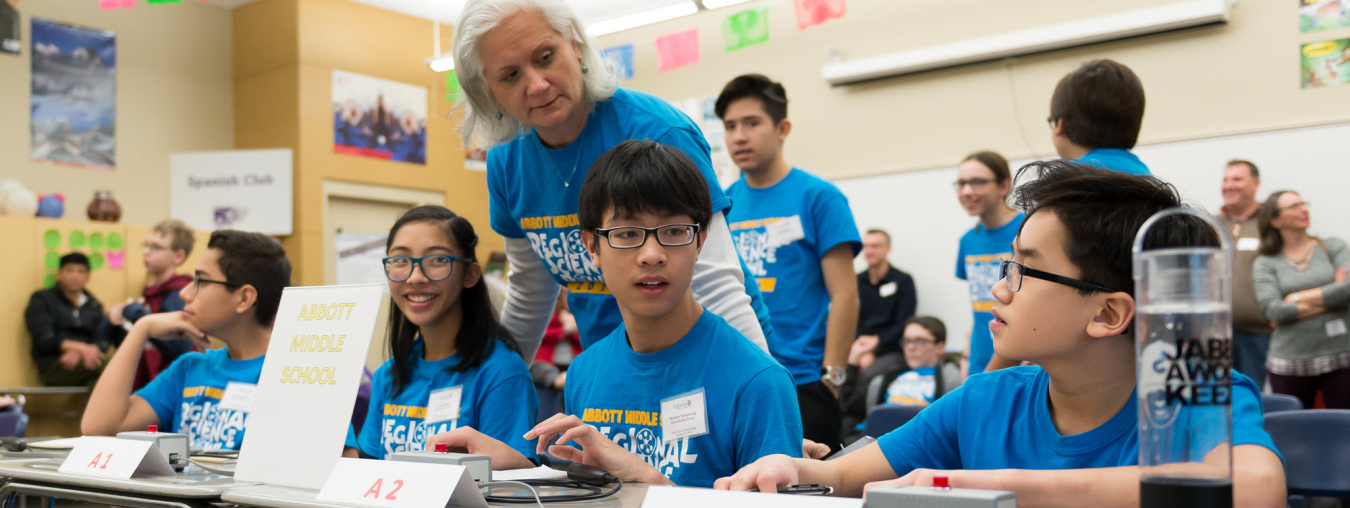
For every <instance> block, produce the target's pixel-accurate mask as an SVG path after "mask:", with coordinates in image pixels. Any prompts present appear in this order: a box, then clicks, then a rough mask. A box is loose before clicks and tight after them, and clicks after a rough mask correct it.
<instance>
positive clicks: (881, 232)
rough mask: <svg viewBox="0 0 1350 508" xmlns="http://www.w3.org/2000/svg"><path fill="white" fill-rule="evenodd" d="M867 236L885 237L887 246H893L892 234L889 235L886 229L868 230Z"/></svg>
mask: <svg viewBox="0 0 1350 508" xmlns="http://www.w3.org/2000/svg"><path fill="white" fill-rule="evenodd" d="M867 234H869V235H881V236H884V237H886V245H890V244H891V234H890V233H887V232H886V230H884V229H881V228H872V229H869V230H867Z"/></svg>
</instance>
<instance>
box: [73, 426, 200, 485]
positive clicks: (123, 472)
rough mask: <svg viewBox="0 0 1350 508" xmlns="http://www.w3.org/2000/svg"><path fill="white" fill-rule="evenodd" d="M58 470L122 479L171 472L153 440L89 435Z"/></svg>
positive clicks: (169, 474)
mask: <svg viewBox="0 0 1350 508" xmlns="http://www.w3.org/2000/svg"><path fill="white" fill-rule="evenodd" d="M58 471H61V472H62V473H70V474H82V475H90V476H105V477H108V478H121V479H124V480H125V479H128V478H131V477H133V476H136V477H154V476H168V477H172V476H174V472H173V467H170V466H169V461H168V460H166V459H165V458H164V454H163V453H160V452H159V448H158V447H156V446H155V443H151V442H149V441H134V440H130V439H117V438H115V437H92V436H91V437H85V438H83V439H81V440H80V441H79V443H77V444H76V445H75V448H74V449H73V450H71V451H70V455H67V456H66V460H65V462H62V463H61V468H60V469H58Z"/></svg>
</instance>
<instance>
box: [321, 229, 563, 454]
mask: <svg viewBox="0 0 1350 508" xmlns="http://www.w3.org/2000/svg"><path fill="white" fill-rule="evenodd" d="M477 244H478V236H477V235H476V234H474V230H473V225H471V224H469V221H468V220H467V219H465V218H463V217H460V216H458V215H455V213H454V212H452V211H450V210H448V209H446V208H445V207H441V206H421V207H417V208H414V209H412V210H409V211H408V213H406V214H404V215H403V216H402V217H400V218H399V219H398V221H396V222H395V223H394V227H393V228H391V229H390V230H389V239H388V240H387V241H386V252H387V255H388V257H386V258H384V272H385V275H386V276H388V278H389V296H390V298H392V299H393V305H391V306H390V307H389V356H390V359H389V360H388V361H386V362H384V365H381V366H380V368H379V370H377V371H375V376H374V378H373V379H372V382H371V398H370V410H369V412H368V413H367V414H366V420H365V424H364V425H363V426H362V428H361V434H360V435H359V436H357V435H355V433H350V434H349V436H348V439H347V447H348V448H349V449H348V450H347V453H346V455H347V456H361V457H367V458H377V459H388V458H390V456H391V455H393V454H394V453H395V452H400V451H410V450H422V449H432V448H434V446H433V445H434V444H435V443H446V444H448V445H449V448H450V450H451V451H456V452H462V453H477V454H485V455H492V456H494V457H501V456H513V457H517V458H518V462H519V463H509V461H508V463H493V464H492V466H493V468H495V469H518V468H527V467H533V466H534V465H535V464H534V463H535V462H537V460H538V459H537V455H536V454H535V451H534V450H535V446H534V442H533V440H527V439H525V438H524V437H522V436H524V434H525V433H526V432H527V431H529V430H530V428H531V427H533V426H534V422H535V413H536V412H537V411H538V408H539V401H538V399H537V398H536V395H535V392H534V384H533V382H532V381H531V379H530V372H529V368H528V367H527V366H526V365H525V362H524V361H523V360H521V357H520V353H519V352H518V347H517V346H516V341H515V340H514V339H513V338H512V337H511V335H510V334H509V333H508V332H507V331H506V330H505V329H504V328H502V325H501V323H499V322H498V321H497V317H496V314H495V313H494V312H493V311H492V303H491V302H490V300H489V299H488V290H487V284H486V283H485V282H484V281H483V268H482V266H481V265H479V264H478V261H477V256H476V255H475V253H474V247H475V246H476V245H477ZM477 434H482V435H487V436H491V437H492V438H494V439H492V440H482V439H472V438H473V437H474V436H475V435H477ZM476 441H491V442H492V443H493V444H492V446H496V447H507V448H510V449H513V450H516V451H518V452H520V454H519V455H516V454H503V453H492V452H493V450H475V449H470V448H471V447H470V446H468V445H467V443H470V442H476ZM522 456H523V457H522Z"/></svg>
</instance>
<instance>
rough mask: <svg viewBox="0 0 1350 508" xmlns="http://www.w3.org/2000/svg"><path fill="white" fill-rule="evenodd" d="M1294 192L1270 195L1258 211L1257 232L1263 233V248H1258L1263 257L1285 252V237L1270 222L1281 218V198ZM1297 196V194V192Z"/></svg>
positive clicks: (1279, 192)
mask: <svg viewBox="0 0 1350 508" xmlns="http://www.w3.org/2000/svg"><path fill="white" fill-rule="evenodd" d="M1290 192H1294V191H1291V190H1287V189H1286V190H1277V191H1275V192H1272V193H1270V197H1268V198H1266V202H1265V203H1261V207H1260V208H1257V209H1256V225H1257V231H1260V233H1261V246H1260V247H1258V248H1257V253H1259V254H1261V255H1263V256H1274V255H1277V254H1279V253H1280V251H1281V250H1284V237H1283V236H1280V230H1278V229H1275V226H1272V225H1270V222H1271V221H1273V220H1275V218H1276V217H1279V216H1280V212H1281V210H1280V205H1279V201H1280V196H1283V195H1285V194H1288V193H1290ZM1295 194H1297V192H1295Z"/></svg>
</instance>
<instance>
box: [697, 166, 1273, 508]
mask: <svg viewBox="0 0 1350 508" xmlns="http://www.w3.org/2000/svg"><path fill="white" fill-rule="evenodd" d="M1022 171H1023V172H1030V173H1033V174H1035V176H1038V177H1039V178H1037V179H1036V180H1035V181H1032V182H1030V183H1027V184H1026V185H1024V186H1022V187H1021V188H1019V189H1018V190H1017V194H1016V197H1017V203H1018V205H1019V207H1020V208H1022V209H1025V210H1027V217H1026V221H1025V222H1024V223H1023V224H1022V227H1021V229H1020V230H1019V232H1018V235H1017V239H1016V240H1015V241H1014V243H1013V253H1014V256H1015V259H1014V260H1012V261H1005V262H1003V263H1002V266H1001V268H1002V272H1003V275H1004V278H1003V279H1002V280H1000V281H999V282H998V283H996V284H995V285H994V288H993V294H994V297H995V298H996V299H997V303H996V304H995V305H994V307H993V309H992V313H993V315H994V320H993V322H992V323H991V324H990V325H989V328H990V330H991V331H992V332H993V336H994V349H995V350H996V352H997V353H998V355H999V356H1001V357H1005V358H1009V359H1013V360H1018V361H1021V360H1028V361H1031V362H1034V363H1036V365H1035V366H1025V367H1011V368H1008V369H1002V370H998V371H995V372H990V373H985V374H977V375H973V376H971V377H970V378H969V379H967V380H966V382H965V384H964V385H962V386H961V388H958V389H956V391H954V392H952V393H950V394H948V395H946V396H944V397H942V398H941V399H938V400H937V401H935V402H934V403H933V405H932V406H930V407H928V408H927V409H924V410H923V411H922V412H920V413H919V414H918V416H916V417H915V418H914V419H913V420H911V421H910V422H909V423H907V424H905V425H904V426H902V427H900V428H899V429H896V430H894V431H892V432H890V433H888V434H886V435H885V436H882V437H881V439H880V440H878V441H877V442H876V443H874V444H871V445H869V446H867V447H866V448H863V449H861V450H859V451H857V452H855V453H852V454H849V455H847V456H844V457H841V458H839V459H838V460H833V461H829V462H819V461H803V460H797V459H791V458H788V457H782V456H773V457H765V458H763V459H760V460H759V461H758V462H756V463H755V464H754V465H752V466H750V467H748V468H745V469H743V470H741V471H740V472H738V473H737V474H736V475H735V476H733V477H730V478H723V479H720V480H718V481H717V487H718V488H725V489H748V488H754V487H758V488H759V489H761V490H763V489H765V488H768V487H771V486H773V485H778V486H783V485H793V484H799V483H816V484H823V485H830V486H833V487H835V489H836V490H835V491H836V492H837V493H840V494H842V495H846V496H858V495H861V494H862V493H863V491H864V489H865V487H868V486H875V485H917V486H929V485H932V483H933V478H934V477H936V476H945V477H947V478H948V480H949V484H950V486H951V487H953V488H958V487H959V488H974V489H994V490H1010V491H1014V492H1016V493H1017V501H1018V504H1019V505H1022V506H1064V505H1069V506H1138V505H1139V492H1140V487H1139V475H1140V470H1139V468H1138V467H1137V465H1138V463H1139V439H1138V436H1139V429H1138V420H1139V402H1138V400H1137V398H1136V395H1135V343H1134V340H1133V332H1132V326H1131V325H1132V324H1133V322H1134V313H1135V299H1134V291H1133V287H1134V283H1133V279H1132V276H1131V274H1132V271H1133V270H1132V263H1131V248H1132V246H1133V243H1134V237H1135V234H1136V233H1137V232H1138V230H1139V228H1140V226H1141V225H1143V223H1144V221H1146V220H1147V219H1148V218H1149V217H1151V216H1152V215H1153V214H1155V213H1157V212H1158V211H1160V210H1164V209H1167V208H1172V207H1177V206H1180V205H1181V200H1180V197H1179V196H1178V195H1177V192H1176V189H1175V188H1173V187H1172V186H1171V185H1168V184H1166V183H1163V182H1161V181H1159V180H1157V179H1154V178H1150V177H1142V176H1133V175H1126V174H1123V173H1119V172H1114V171H1102V170H1100V169H1096V168H1093V167H1091V166H1088V165H1086V164H1083V163H1078V162H1068V161H1048V162H1041V163H1036V164H1033V165H1031V166H1028V167H1026V168H1023V170H1022ZM1206 227H1207V226H1206ZM1197 231H1201V230H1200V229H1198V228H1196V227H1195V225H1194V224H1193V223H1191V222H1182V221H1176V220H1169V221H1161V222H1158V223H1157V225H1155V226H1153V228H1152V229H1151V230H1150V234H1149V237H1150V242H1148V243H1147V244H1146V245H1145V246H1146V247H1148V248H1164V247H1168V246H1190V245H1198V244H1204V243H1206V242H1207V241H1212V240H1213V235H1212V233H1211V231H1212V230H1204V231H1205V232H1204V233H1197ZM1231 394H1232V415H1233V422H1232V440H1231V443H1232V445H1233V447H1232V454H1231V463H1232V467H1233V481H1232V484H1233V500H1234V501H1236V506H1243V507H1258V506H1260V507H1276V506H1284V503H1285V486H1284V467H1283V465H1282V464H1281V462H1280V456H1279V455H1278V453H1277V452H1276V451H1275V446H1274V444H1273V443H1272V442H1271V439H1270V436H1269V435H1268V434H1266V432H1265V430H1264V429H1263V428H1262V417H1261V402H1260V401H1261V399H1260V389H1259V388H1258V387H1257V386H1256V385H1255V384H1254V383H1252V381H1251V379H1249V378H1247V377H1246V376H1243V375H1241V374H1239V373H1236V372H1234V373H1233V374H1232V389H1231ZM1215 459H1216V460H1222V461H1228V460H1230V457H1222V458H1219V457H1215ZM975 470H987V471H975ZM872 482H880V483H872ZM869 484H871V485H869Z"/></svg>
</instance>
